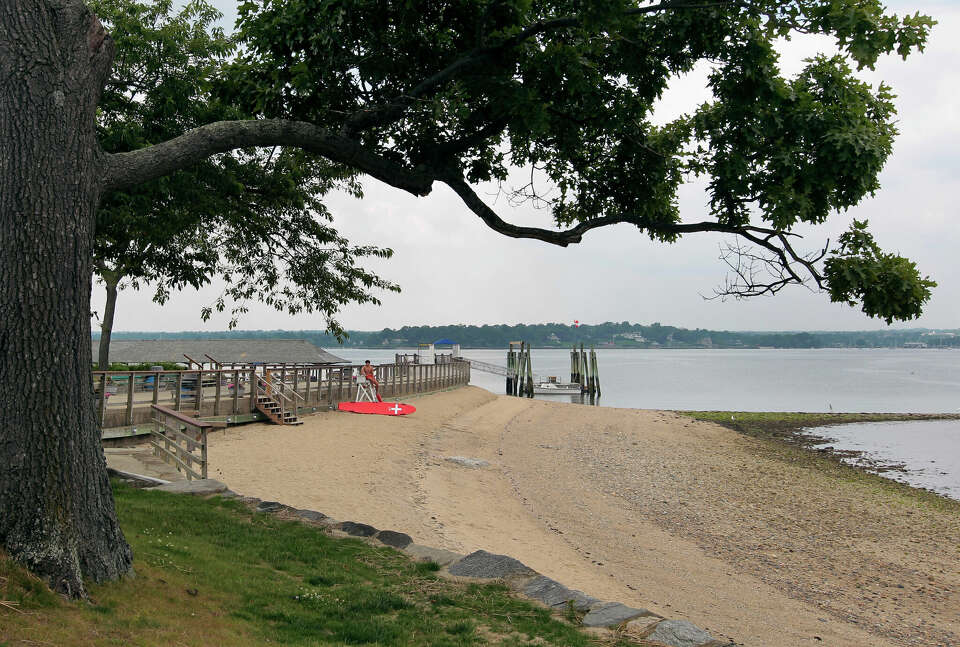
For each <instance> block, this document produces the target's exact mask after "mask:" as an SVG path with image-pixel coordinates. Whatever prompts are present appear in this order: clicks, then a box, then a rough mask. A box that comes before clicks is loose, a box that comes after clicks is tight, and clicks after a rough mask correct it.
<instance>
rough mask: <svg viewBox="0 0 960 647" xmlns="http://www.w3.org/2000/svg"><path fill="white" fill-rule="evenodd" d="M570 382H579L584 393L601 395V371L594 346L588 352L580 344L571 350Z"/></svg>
mask: <svg viewBox="0 0 960 647" xmlns="http://www.w3.org/2000/svg"><path fill="white" fill-rule="evenodd" d="M570 382H571V383H573V384H579V385H580V390H581V391H582V392H583V393H589V394H590V395H591V396H593V395H600V371H599V369H598V367H597V351H596V350H594V349H593V348H591V349H590V352H589V353H587V352H586V351H585V350H584V349H583V344H580V349H579V350H577V347H576V346H574V347H573V350H571V351H570Z"/></svg>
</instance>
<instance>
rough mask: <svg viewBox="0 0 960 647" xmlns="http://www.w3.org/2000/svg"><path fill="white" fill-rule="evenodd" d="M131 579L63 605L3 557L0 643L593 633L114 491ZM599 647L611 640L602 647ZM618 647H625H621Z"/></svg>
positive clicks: (416, 572) (373, 551)
mask: <svg viewBox="0 0 960 647" xmlns="http://www.w3.org/2000/svg"><path fill="white" fill-rule="evenodd" d="M114 489H115V496H116V501H117V509H118V514H119V517H120V521H121V525H122V526H123V529H124V533H125V534H126V537H127V539H128V541H129V542H130V543H131V545H132V546H133V549H134V555H135V569H136V571H137V576H136V578H133V579H128V580H125V581H123V582H118V583H112V584H107V585H92V586H91V587H90V595H91V602H90V603H84V602H67V601H64V600H62V599H60V598H59V597H57V596H55V595H53V594H51V593H50V591H49V590H48V589H47V588H46V587H45V586H44V585H43V584H42V583H41V582H39V581H38V580H36V578H33V577H32V576H30V575H28V574H26V573H25V572H24V571H22V569H19V568H18V567H15V566H13V565H12V564H11V563H10V561H9V560H7V559H5V558H3V556H2V555H0V600H5V601H10V602H14V603H16V604H15V606H16V610H14V609H11V608H7V607H0V644H3V643H4V642H8V643H9V644H11V645H20V644H30V641H34V642H36V641H46V642H48V643H50V642H52V643H54V644H58V645H61V644H62V645H171V644H183V645H213V644H224V645H260V644H264V643H267V642H269V643H279V644H284V645H337V646H346V645H377V646H382V647H388V646H398V647H399V646H415V645H424V646H428V645H429V646H434V647H466V646H470V645H485V644H498V645H504V646H505V647H513V646H517V647H519V646H521V645H534V644H536V645H558V646H560V645H563V646H570V647H576V646H581V645H582V646H586V645H590V644H597V641H598V638H596V636H594V635H591V634H587V633H585V632H583V631H581V630H580V629H578V628H577V627H576V626H573V625H571V624H570V623H568V622H564V621H563V619H562V618H561V617H558V616H553V615H551V614H550V613H549V612H548V611H547V610H546V609H544V608H541V607H537V606H535V605H533V604H532V603H530V602H528V601H526V600H522V599H519V598H517V597H515V596H514V595H512V594H511V592H510V591H509V590H508V589H507V588H506V587H505V586H503V585H500V584H461V583H455V582H450V581H447V580H444V579H441V578H440V577H438V575H437V574H436V571H437V569H438V567H437V565H436V564H431V563H417V562H414V561H412V560H410V559H409V558H407V557H406V556H405V555H403V554H402V553H399V552H397V551H395V550H393V549H390V548H385V547H383V548H381V547H375V546H371V545H369V544H367V543H365V542H362V541H360V540H355V539H337V538H333V537H330V536H328V535H327V534H325V533H324V532H323V530H322V529H320V528H317V527H313V526H309V525H304V524H301V523H299V522H295V521H282V520H278V519H276V518H274V517H271V516H268V515H264V514H259V513H253V512H251V511H249V510H248V509H247V508H245V507H243V506H242V505H241V504H240V503H238V502H236V501H231V500H224V499H219V498H214V499H209V500H200V499H196V498H192V497H187V496H182V495H172V494H167V493H163V492H151V491H144V490H136V489H133V488H131V487H128V486H126V485H122V484H118V485H115V488H114ZM608 644H613V643H612V641H608ZM616 644H630V643H627V642H623V641H622V639H618V640H617V643H616Z"/></svg>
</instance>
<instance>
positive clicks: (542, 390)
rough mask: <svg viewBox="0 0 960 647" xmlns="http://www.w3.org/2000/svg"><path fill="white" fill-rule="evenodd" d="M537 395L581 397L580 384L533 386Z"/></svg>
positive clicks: (555, 383) (544, 383)
mask: <svg viewBox="0 0 960 647" xmlns="http://www.w3.org/2000/svg"><path fill="white" fill-rule="evenodd" d="M533 393H534V394H535V395H580V393H581V390H580V385H579V384H562V383H560V382H540V383H539V384H534V385H533Z"/></svg>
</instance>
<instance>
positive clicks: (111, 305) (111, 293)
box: [97, 271, 120, 371]
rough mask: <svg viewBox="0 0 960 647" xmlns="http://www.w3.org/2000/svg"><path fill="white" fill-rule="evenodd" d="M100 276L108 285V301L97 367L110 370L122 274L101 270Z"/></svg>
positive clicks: (103, 320)
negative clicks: (111, 338) (112, 337)
mask: <svg viewBox="0 0 960 647" xmlns="http://www.w3.org/2000/svg"><path fill="white" fill-rule="evenodd" d="M100 278H102V279H103V282H104V284H105V285H106V286H107V303H106V304H105V305H104V306H103V319H102V320H101V321H100V348H99V349H98V351H97V368H99V369H100V370H101V371H109V370H110V337H111V335H113V315H114V313H115V312H116V309H117V292H118V290H117V285H119V283H120V276H119V275H118V274H117V273H116V272H103V271H101V272H100Z"/></svg>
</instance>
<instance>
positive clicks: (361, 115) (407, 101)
mask: <svg viewBox="0 0 960 647" xmlns="http://www.w3.org/2000/svg"><path fill="white" fill-rule="evenodd" d="M731 4H736V2H735V1H734V0H716V1H715V2H699V3H688V2H678V1H677V0H673V1H670V0H666V1H664V2H660V3H659V4H655V5H650V6H649V7H637V8H636V9H630V10H627V11H625V12H624V15H625V16H641V15H645V14H651V13H657V12H660V11H667V10H672V11H676V10H680V9H711V8H714V7H721V6H725V5H726V6H729V5H731ZM581 22H583V20H582V18H580V17H579V16H563V17H559V18H553V19H550V20H541V21H539V22H536V23H534V24H532V25H530V26H528V27H526V28H524V29H522V30H520V31H519V32H517V33H516V34H514V35H513V36H510V37H509V38H505V39H503V40H502V41H500V42H499V43H496V44H495V45H489V46H487V47H478V48H475V49H473V50H471V51H469V52H467V53H466V54H464V55H463V56H461V57H460V58H458V59H457V60H455V61H453V62H452V63H450V64H449V65H447V66H446V67H445V68H443V69H441V70H439V71H438V72H436V73H435V74H433V75H432V76H429V77H427V78H426V79H424V80H423V81H421V82H420V83H418V84H417V85H415V86H414V87H413V88H411V89H410V90H409V91H408V92H405V93H404V94H402V95H399V96H396V97H394V98H393V99H390V100H389V101H387V103H384V104H381V105H379V106H376V107H373V108H367V109H364V110H361V111H359V112H357V113H355V114H353V115H352V116H350V118H348V119H347V121H346V123H345V124H344V126H343V132H344V133H345V134H350V133H355V132H358V131H361V130H366V129H369V128H376V127H379V126H386V125H388V124H391V123H394V122H395V121H397V120H399V119H400V118H401V117H402V116H403V114H404V112H405V111H406V109H407V108H409V107H410V106H411V105H413V104H414V103H415V102H416V101H417V100H418V99H420V97H422V96H424V95H426V94H427V93H429V92H432V91H433V90H435V89H436V88H438V87H440V86H441V85H443V84H444V83H446V82H447V81H449V80H450V79H453V78H455V77H457V76H458V75H460V74H462V73H464V72H465V71H467V70H473V69H476V68H477V67H479V66H481V65H484V64H486V63H488V62H489V61H490V59H491V58H494V57H496V56H498V55H500V54H501V53H503V52H505V51H507V50H510V49H513V48H514V47H517V46H519V45H521V44H523V43H525V42H526V41H528V40H530V39H532V38H534V37H536V36H539V35H540V34H545V33H548V32H551V31H557V30H560V29H566V28H568V27H576V26H577V25H579V24H580V23H581Z"/></svg>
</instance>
